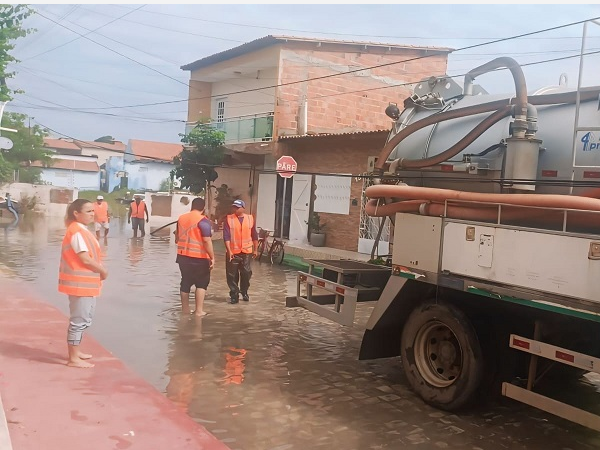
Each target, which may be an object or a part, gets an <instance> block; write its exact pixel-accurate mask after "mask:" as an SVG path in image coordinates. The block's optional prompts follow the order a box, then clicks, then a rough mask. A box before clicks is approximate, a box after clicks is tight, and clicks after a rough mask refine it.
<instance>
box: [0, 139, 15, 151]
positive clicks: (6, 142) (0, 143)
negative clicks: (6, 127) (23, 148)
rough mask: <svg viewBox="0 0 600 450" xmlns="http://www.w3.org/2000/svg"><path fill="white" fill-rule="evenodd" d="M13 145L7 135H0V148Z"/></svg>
mask: <svg viewBox="0 0 600 450" xmlns="http://www.w3.org/2000/svg"><path fill="white" fill-rule="evenodd" d="M12 147H13V141H11V140H10V139H9V138H7V137H3V136H0V148H2V149H5V150H10V149H11V148H12Z"/></svg>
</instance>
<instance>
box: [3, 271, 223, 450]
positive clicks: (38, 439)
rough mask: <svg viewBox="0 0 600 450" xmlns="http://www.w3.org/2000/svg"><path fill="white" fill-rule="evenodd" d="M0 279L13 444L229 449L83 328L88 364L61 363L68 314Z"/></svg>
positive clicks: (66, 449) (25, 448)
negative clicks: (90, 359)
mask: <svg viewBox="0 0 600 450" xmlns="http://www.w3.org/2000/svg"><path fill="white" fill-rule="evenodd" d="M0 283H1V284H2V292H1V293H0V393H1V395H2V401H3V403H4V409H5V412H6V419H7V422H8V429H9V432H10V437H11V440H12V445H13V448H14V450H29V449H31V450H39V449H48V450H71V449H73V450H75V449H77V450H81V449H85V450H96V449H97V450H112V449H115V450H125V449H128V450H135V449H140V450H142V449H143V450H167V449H174V450H179V449H181V450H187V449H190V450H191V449H193V450H229V448H228V447H227V446H226V445H225V444H223V443H222V442H220V441H219V440H217V438H215V437H214V436H213V435H211V434H210V433H208V432H207V431H206V430H205V429H204V428H203V427H202V426H200V425H198V424H197V423H196V422H194V421H193V420H192V419H191V418H190V417H189V416H188V415H187V414H186V413H185V412H184V411H182V410H181V409H180V408H179V407H178V406H176V405H175V404H174V403H172V402H171V401H170V400H169V399H167V398H166V397H165V396H164V395H163V394H161V393H160V392H159V391H157V390H156V389H155V388H154V387H153V386H151V385H150V384H149V383H147V382H146V381H144V380H143V379H141V378H140V377H139V376H137V375H135V374H134V373H133V372H132V371H131V370H130V369H128V368H127V367H126V366H125V365H124V364H123V363H122V362H121V361H120V360H119V359H117V358H116V357H114V356H113V355H112V354H111V353H110V352H109V351H107V350H106V349H105V348H104V347H102V346H101V345H100V344H99V343H98V342H97V341H96V340H94V338H93V337H91V336H90V334H89V333H87V334H86V336H85V337H84V343H83V346H82V350H84V351H85V352H87V353H92V354H93V355H94V358H93V361H94V363H95V364H96V367H94V368H91V369H75V368H70V367H67V366H66V365H65V363H66V350H67V349H66V340H65V339H66V330H67V323H68V318H67V317H65V316H64V315H63V314H62V313H61V312H60V311H58V310H57V309H55V308H54V307H52V306H51V305H49V304H47V303H45V302H42V301H39V300H37V299H35V298H33V297H32V296H31V295H29V294H28V293H26V292H25V291H24V290H23V289H22V286H20V285H19V284H17V283H12V282H8V281H7V280H6V279H2V280H0ZM65 301H66V299H65ZM124 345H126V344H124Z"/></svg>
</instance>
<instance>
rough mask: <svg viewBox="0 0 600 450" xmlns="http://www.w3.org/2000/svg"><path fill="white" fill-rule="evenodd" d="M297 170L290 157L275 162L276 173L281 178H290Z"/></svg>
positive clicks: (294, 162)
mask: <svg viewBox="0 0 600 450" xmlns="http://www.w3.org/2000/svg"><path fill="white" fill-rule="evenodd" d="M297 168H298V164H297V163H296V160H295V159H294V158H292V157H291V156H282V157H281V158H279V159H278V160H277V173H278V174H279V175H280V176H282V177H283V178H292V177H293V176H294V174H295V173H296V170H297Z"/></svg>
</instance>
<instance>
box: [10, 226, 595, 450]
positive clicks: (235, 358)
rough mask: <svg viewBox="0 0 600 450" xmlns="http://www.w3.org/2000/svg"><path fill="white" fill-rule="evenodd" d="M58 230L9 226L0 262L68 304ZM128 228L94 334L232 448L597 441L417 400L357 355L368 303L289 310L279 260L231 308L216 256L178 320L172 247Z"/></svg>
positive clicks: (394, 367) (258, 267)
mask: <svg viewBox="0 0 600 450" xmlns="http://www.w3.org/2000/svg"><path fill="white" fill-rule="evenodd" d="M115 222H116V221H115ZM59 225H60V224H58V225H57V224H49V223H48V222H47V221H42V222H39V221H36V222H32V223H23V224H20V228H19V229H16V230H6V232H5V233H4V238H3V239H2V238H1V237H0V270H2V271H4V272H6V273H9V274H12V275H13V276H15V277H19V278H21V279H23V280H27V281H29V282H30V283H29V285H30V287H31V289H33V290H34V291H35V292H37V293H38V294H39V295H40V296H43V297H44V298H47V299H48V300H49V301H50V302H51V303H52V304H54V305H55V306H57V307H58V308H59V309H61V310H62V311H63V312H66V310H67V307H66V301H65V299H64V298H63V297H62V296H61V295H60V294H58V293H57V292H56V273H57V270H58V257H59V250H58V249H59V242H60V239H62V233H63V231H62V229H61V228H60V227H59ZM0 236H1V234H0ZM130 236H131V230H130V229H128V228H124V227H123V226H122V225H121V226H119V223H118V222H116V223H115V224H114V225H113V229H112V230H111V234H110V236H109V239H108V240H107V241H106V243H104V244H103V245H104V248H105V251H106V263H107V265H108V267H109V271H110V275H109V279H108V280H107V282H106V284H105V288H104V291H103V294H102V297H101V298H100V300H99V302H98V307H97V315H96V318H95V320H94V325H93V327H92V329H91V332H92V334H93V335H94V336H95V337H96V338H98V339H99V340H100V342H101V343H102V344H103V345H104V346H106V347H107V348H108V349H109V350H110V351H112V352H113V353H114V354H115V355H116V356H118V357H120V358H121V359H122V360H123V361H124V362H125V363H126V364H128V365H129V366H130V367H132V368H133V369H134V370H136V371H137V372H138V373H139V374H140V375H142V376H143V377H144V378H146V379H147V380H148V381H150V382H151V383H153V384H154V385H155V386H156V387H157V388H158V389H159V390H161V391H163V392H165V393H166V395H167V396H168V397H169V398H170V399H171V400H173V401H174V402H176V403H178V404H179V405H180V406H181V407H182V408H184V409H185V410H186V411H187V412H188V414H190V415H191V416H192V417H193V418H194V419H195V420H196V421H198V422H200V423H201V424H202V425H203V426H205V427H206V428H207V429H208V430H209V431H210V432H211V433H213V434H214V435H215V436H217V437H218V438H219V439H221V440H222V441H223V442H225V443H226V444H227V445H228V446H229V447H230V448H231V449H232V450H237V449H240V450H296V449H297V450H299V449H313V448H314V449H318V448H327V449H345V450H354V449H355V450H363V449H402V448H411V447H412V446H415V448H420V449H424V450H429V449H456V450H459V449H461V450H462V449H465V450H466V449H469V450H477V449H483V450H496V449H511V450H512V449H514V450H520V449H523V450H525V449H527V450H537V449H543V450H553V449H557V450H563V449H573V450H577V449H598V448H600V435H599V434H598V433H595V432H592V431H589V430H587V429H584V428H581V427H579V426H576V425H573V424H571V423H569V422H566V421H563V420H561V419H557V418H555V417H553V416H550V415H547V414H545V413H543V412H540V411H538V410H535V409H532V408H529V407H527V406H525V405H521V404H519V403H516V402H512V401H510V400H507V399H501V400H499V401H498V402H496V403H492V404H488V405H485V406H483V407H480V408H478V409H475V410H470V411H468V412H465V413H461V414H452V413H448V412H444V411H440V410H437V409H434V408H431V407H429V406H427V405H426V404H424V403H423V402H422V401H421V400H420V399H419V398H418V397H416V396H415V395H414V394H413V393H412V392H411V390H410V389H409V388H408V384H407V382H406V380H405V379H404V376H403V374H402V370H401V364H400V360H399V359H398V358H391V359H383V360H373V361H358V360H357V355H358V348H359V346H360V340H361V337H362V331H361V324H363V323H364V321H365V320H366V318H367V317H368V313H369V308H370V306H368V305H364V304H363V305H360V308H359V312H358V316H359V318H358V320H357V325H356V326H355V327H354V328H349V327H342V326H340V325H338V324H335V323H332V322H330V321H328V320H326V319H323V318H321V317H319V316H317V315H315V314H313V313H311V312H309V311H306V310H304V309H302V308H292V309H286V308H285V306H284V303H285V302H284V299H285V296H286V295H290V293H292V292H295V284H294V283H295V271H293V270H290V269H284V268H280V267H272V266H271V265H270V264H269V265H268V264H264V263H263V264H257V263H256V264H254V275H253V278H252V281H251V288H250V296H251V298H250V302H248V303H246V302H240V304H238V305H229V304H227V303H226V302H225V301H226V298H227V288H226V283H225V273H224V260H223V255H222V254H219V253H217V259H218V261H217V267H216V268H215V269H214V271H213V273H212V281H211V284H210V286H209V293H208V295H207V300H206V304H205V309H206V310H207V311H208V312H209V313H210V314H209V316H207V317H205V318H203V319H194V318H191V317H188V316H183V315H182V314H181V313H180V308H179V298H178V291H179V285H178V283H179V271H178V268H177V266H176V264H175V263H174V260H175V256H174V255H175V247H174V244H173V242H171V241H170V240H169V238H168V235H167V236H163V237H158V238H155V237H150V236H148V235H147V236H146V237H145V239H131V238H130ZM219 248H221V247H219ZM578 388H579V387H578ZM582 389H583V388H582ZM587 389H588V390H587V391H585V390H583V391H582V392H584V395H587V394H585V393H586V392H589V391H594V390H595V387H594V386H591V385H590V386H588V387H587Z"/></svg>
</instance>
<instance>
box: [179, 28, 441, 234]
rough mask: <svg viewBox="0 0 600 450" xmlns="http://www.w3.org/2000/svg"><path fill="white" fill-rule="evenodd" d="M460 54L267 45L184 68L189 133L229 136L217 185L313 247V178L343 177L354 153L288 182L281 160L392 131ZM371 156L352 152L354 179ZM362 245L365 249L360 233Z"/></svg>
mask: <svg viewBox="0 0 600 450" xmlns="http://www.w3.org/2000/svg"><path fill="white" fill-rule="evenodd" d="M451 51H452V49H450V48H441V47H423V46H411V45H399V44H387V43H374V42H354V41H337V40H331V39H321V38H302V37H294V36H266V37H263V38H261V39H257V40H255V41H252V42H248V43H246V44H243V45H240V46H238V47H235V48H232V49H229V50H226V51H223V52H220V53H216V54H214V55H210V56H207V57H204V58H202V59H199V60H197V61H195V62H192V63H190V64H187V65H184V66H182V69H183V70H187V71H190V83H189V84H190V87H189V101H188V125H187V127H186V132H189V130H191V129H192V128H193V127H194V126H195V124H196V123H197V122H198V121H199V120H204V119H210V120H211V123H212V124H213V125H214V126H215V127H216V128H218V129H221V130H223V131H224V132H225V133H226V138H225V145H226V147H227V149H228V152H229V153H230V157H231V163H230V167H228V168H225V169H219V170H218V173H219V178H218V179H217V181H216V182H215V184H216V185H221V184H227V185H228V186H229V187H230V188H231V189H232V190H233V192H234V193H235V194H237V195H240V196H241V198H242V199H244V200H245V201H246V202H247V203H248V204H249V208H248V209H249V210H250V211H251V212H253V213H255V214H256V217H257V225H259V226H261V227H263V228H267V229H270V230H276V232H277V233H278V234H279V233H282V234H283V236H284V237H289V238H290V239H291V240H298V241H306V236H307V225H306V221H307V220H308V217H309V212H310V211H311V210H313V204H314V198H313V197H314V196H313V195H311V194H312V193H313V191H314V183H315V179H314V174H325V173H332V172H333V173H335V171H336V167H335V166H334V165H333V163H334V162H335V161H336V160H337V161H339V160H340V158H341V159H344V151H345V150H344V146H343V145H341V146H340V145H339V143H338V142H336V148H335V149H334V148H328V147H327V146H324V147H320V148H319V149H318V151H316V149H315V151H316V153H317V154H318V158H310V159H306V160H307V161H308V160H310V161H311V166H309V167H306V166H302V165H300V163H299V166H298V172H299V173H297V174H296V175H294V177H293V178H290V179H287V180H286V179H283V178H281V177H279V176H278V175H277V174H276V173H275V170H276V161H277V159H278V157H280V156H281V155H283V154H284V152H285V151H287V149H289V148H291V147H294V146H293V145H292V141H290V138H292V137H294V136H318V135H329V134H340V133H341V134H343V135H348V136H351V135H352V134H353V133H356V132H377V131H381V130H388V129H389V128H390V126H391V121H390V119H389V118H388V117H387V116H386V115H385V113H384V111H385V108H386V107H387V106H388V105H389V104H390V103H400V102H401V101H403V100H404V99H405V98H406V97H408V96H409V95H410V93H411V88H412V85H413V84H415V83H417V82H420V81H422V80H423V79H424V78H426V77H429V76H431V75H432V74H435V75H443V74H445V72H446V68H447V58H448V53H450V52H451ZM380 134H381V132H380V133H379V134H377V133H375V135H377V137H378V138H379V135H380ZM379 140H380V138H379ZM304 142H307V143H313V145H317V143H318V144H319V145H321V143H322V142H324V143H325V144H326V143H327V142H328V141H327V140H325V141H323V140H317V141H311V140H306V141H303V143H304ZM378 142H379V141H378ZM367 147H369V146H367ZM372 147H373V145H371V146H370V148H369V149H368V151H366V150H365V151H364V152H362V153H361V149H360V148H358V149H356V148H355V149H354V150H353V151H354V152H358V154H357V155H356V158H354V157H353V158H352V160H357V161H361V160H362V162H363V164H362V165H361V166H360V167H356V168H355V169H354V170H352V171H351V172H352V173H356V172H363V171H364V170H365V169H364V168H366V166H367V164H368V158H369V156H371V155H372V154H373V148H372ZM365 149H366V148H365ZM333 152H335V154H334V153H333ZM345 168H347V166H346V167H345ZM339 181H340V183H338V184H339V186H338V184H336V189H337V191H336V192H339V193H340V195H338V197H339V199H340V201H342V202H349V201H351V197H352V196H351V189H352V187H351V186H350V185H349V184H347V183H341V179H340V180H339ZM346 191H348V192H347V193H346ZM342 194H343V195H342ZM346 194H347V195H346ZM338 206H339V205H338ZM338 206H335V207H334V206H332V208H333V210H334V211H337V212H336V214H340V215H341V216H340V219H343V218H344V217H343V216H344V215H347V214H348V212H347V211H348V207H347V206H344V207H338ZM356 236H357V239H356V240H355V242H358V226H357V229H356Z"/></svg>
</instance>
